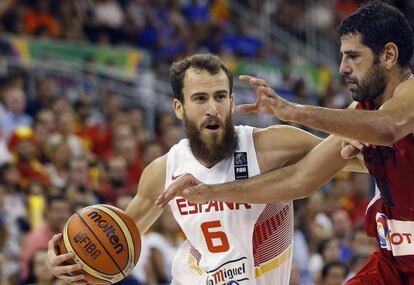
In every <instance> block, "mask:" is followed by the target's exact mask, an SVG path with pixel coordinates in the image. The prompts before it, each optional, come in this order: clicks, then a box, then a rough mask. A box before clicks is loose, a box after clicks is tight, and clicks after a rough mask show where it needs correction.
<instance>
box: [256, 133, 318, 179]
mask: <svg viewBox="0 0 414 285" xmlns="http://www.w3.org/2000/svg"><path fill="white" fill-rule="evenodd" d="M253 138H254V144H255V149H256V155H257V158H258V162H259V165H260V169H261V171H262V172H264V171H268V170H271V169H274V168H279V167H283V166H285V165H287V164H291V163H294V162H296V161H298V160H299V159H301V158H302V157H304V156H305V155H306V154H307V153H308V152H309V151H310V150H311V149H312V148H313V147H315V146H316V145H317V144H318V143H319V142H321V139H320V138H318V137H317V136H315V135H313V134H311V133H309V132H306V131H304V130H301V129H299V128H296V127H292V126H286V125H279V126H272V127H268V128H265V129H257V130H255V132H254V135H253Z"/></svg>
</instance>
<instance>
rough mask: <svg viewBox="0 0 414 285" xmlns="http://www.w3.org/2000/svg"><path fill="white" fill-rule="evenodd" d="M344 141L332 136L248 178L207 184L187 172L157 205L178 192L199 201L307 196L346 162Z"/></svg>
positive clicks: (265, 200) (255, 200)
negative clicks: (290, 161) (279, 165)
mask: <svg viewBox="0 0 414 285" xmlns="http://www.w3.org/2000/svg"><path fill="white" fill-rule="evenodd" d="M341 144H342V140H341V138H337V137H334V136H331V137H329V138H328V139H326V140H324V141H323V142H321V143H320V144H318V145H317V146H316V147H315V148H314V149H313V150H312V151H311V152H309V153H308V154H307V155H306V156H305V157H304V158H303V159H301V160H300V161H298V162H297V163H295V164H292V165H289V166H286V167H283V168H280V169H276V170H272V171H269V172H266V173H264V174H262V175H258V176H255V177H253V178H251V179H246V180H238V181H233V182H229V183H224V184H213V185H206V184H202V183H201V182H200V181H198V180H197V179H195V178H194V177H193V176H191V175H190V174H186V175H184V176H183V177H181V178H179V179H178V180H177V182H176V183H174V184H172V185H171V186H170V187H169V188H168V189H167V191H165V192H164V193H163V194H162V195H161V196H160V197H159V198H158V200H157V205H158V206H159V207H163V206H165V205H166V204H167V203H168V201H169V200H170V199H172V198H173V197H175V196H183V197H185V198H187V199H188V200H191V201H195V202H198V203H204V202H206V201H210V200H217V201H226V202H240V203H260V204H266V203H272V202H280V201H290V200H294V199H300V198H304V197H307V196H309V195H311V194H312V193H313V192H314V191H316V190H317V189H318V188H319V187H320V186H321V185H323V184H324V183H325V182H326V181H328V180H329V179H331V178H332V177H333V176H334V175H335V174H336V173H337V172H338V171H339V170H341V169H342V168H343V167H344V166H345V165H346V163H347V160H345V159H342V157H341V152H340V151H341Z"/></svg>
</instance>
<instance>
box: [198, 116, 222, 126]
mask: <svg viewBox="0 0 414 285" xmlns="http://www.w3.org/2000/svg"><path fill="white" fill-rule="evenodd" d="M210 124H217V125H220V126H221V125H223V122H222V120H220V118H219V117H217V116H209V117H208V118H207V119H205V120H204V121H203V123H202V124H201V126H202V127H203V128H204V127H207V126H208V125H210Z"/></svg>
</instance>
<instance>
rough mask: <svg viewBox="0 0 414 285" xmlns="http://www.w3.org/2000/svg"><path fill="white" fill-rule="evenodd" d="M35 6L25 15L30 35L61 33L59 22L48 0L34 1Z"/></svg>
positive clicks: (25, 27) (25, 25) (57, 34)
mask: <svg viewBox="0 0 414 285" xmlns="http://www.w3.org/2000/svg"><path fill="white" fill-rule="evenodd" d="M33 3H34V4H33V7H31V8H30V9H28V10H27V12H26V13H25V15H24V29H25V31H26V33H28V34H30V35H42V36H49V37H54V38H56V37H58V36H59V33H60V27H59V24H58V22H57V20H56V18H55V16H54V15H53V14H52V13H51V11H50V9H49V5H50V3H49V1H48V0H38V1H34V2H33Z"/></svg>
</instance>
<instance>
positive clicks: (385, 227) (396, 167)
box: [357, 103, 414, 272]
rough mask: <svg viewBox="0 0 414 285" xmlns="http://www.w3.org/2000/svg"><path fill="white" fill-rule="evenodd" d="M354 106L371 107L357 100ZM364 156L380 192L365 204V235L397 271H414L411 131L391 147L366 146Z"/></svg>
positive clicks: (413, 138)
mask: <svg viewBox="0 0 414 285" xmlns="http://www.w3.org/2000/svg"><path fill="white" fill-rule="evenodd" d="M357 109H363V110H374V106H373V104H368V103H359V104H358V105H357ZM363 156H364V161H365V165H366V166H367V168H368V170H369V172H370V173H371V175H373V176H374V177H375V181H376V183H377V186H378V189H379V192H380V195H376V197H374V199H373V200H372V201H371V203H370V205H369V206H368V210H367V215H366V219H365V223H366V224H365V226H366V231H367V234H368V235H369V236H372V237H376V238H377V240H378V242H379V246H380V248H381V252H382V254H384V255H385V256H388V257H389V258H391V259H392V260H393V263H394V264H395V265H396V266H397V268H398V269H399V270H401V271H404V272H414V134H413V133H411V134H408V135H407V136H405V137H404V138H402V139H400V140H398V141H397V142H395V143H394V144H392V145H390V146H372V147H368V148H365V149H364V151H363Z"/></svg>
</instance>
